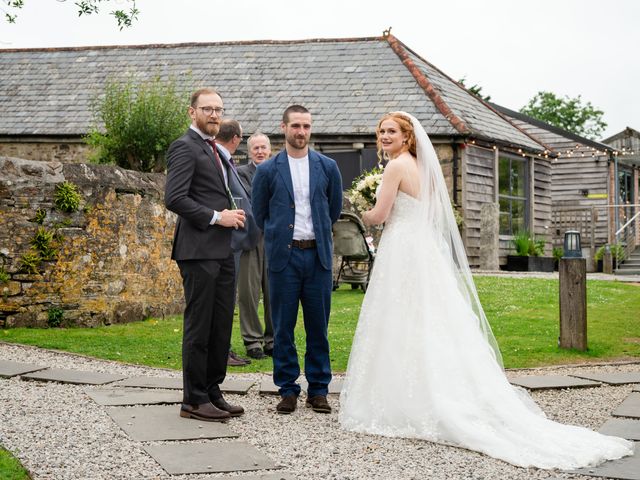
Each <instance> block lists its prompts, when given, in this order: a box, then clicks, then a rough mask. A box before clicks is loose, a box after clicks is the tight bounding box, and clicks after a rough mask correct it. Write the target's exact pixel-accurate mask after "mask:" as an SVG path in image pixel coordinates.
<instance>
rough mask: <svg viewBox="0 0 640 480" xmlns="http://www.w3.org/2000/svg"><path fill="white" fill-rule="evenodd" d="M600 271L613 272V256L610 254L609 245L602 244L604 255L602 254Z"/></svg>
mask: <svg viewBox="0 0 640 480" xmlns="http://www.w3.org/2000/svg"><path fill="white" fill-rule="evenodd" d="M602 273H608V274H609V275H611V274H612V273H613V256H612V255H611V248H610V247H609V245H608V244H607V245H605V246H604V255H602Z"/></svg>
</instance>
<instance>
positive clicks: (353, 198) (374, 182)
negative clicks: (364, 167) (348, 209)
mask: <svg viewBox="0 0 640 480" xmlns="http://www.w3.org/2000/svg"><path fill="white" fill-rule="evenodd" d="M381 181H382V168H380V167H376V168H374V169H373V170H371V171H369V172H364V173H363V174H362V175H360V176H359V177H358V178H356V179H355V180H354V181H353V183H352V184H351V188H350V189H349V190H348V191H347V198H348V199H349V201H350V202H351V205H353V207H354V208H355V209H356V210H358V211H360V212H364V211H366V210H371V209H372V208H373V207H374V205H375V204H376V193H377V192H376V191H377V189H378V186H379V185H380V182H381Z"/></svg>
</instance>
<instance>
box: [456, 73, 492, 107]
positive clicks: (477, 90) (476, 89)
mask: <svg viewBox="0 0 640 480" xmlns="http://www.w3.org/2000/svg"><path fill="white" fill-rule="evenodd" d="M466 81H467V79H466V78H465V77H462V78H461V79H460V80H458V83H459V84H460V85H462V86H463V87H464V88H466V89H467V90H469V92H470V93H471V94H473V95H475V96H476V97H479V98H481V99H482V100H484V101H485V102H489V101H491V95H482V87H481V86H480V85H478V84H477V83H474V84H473V85H472V86H470V87H467V85H466V84H465V82H466Z"/></svg>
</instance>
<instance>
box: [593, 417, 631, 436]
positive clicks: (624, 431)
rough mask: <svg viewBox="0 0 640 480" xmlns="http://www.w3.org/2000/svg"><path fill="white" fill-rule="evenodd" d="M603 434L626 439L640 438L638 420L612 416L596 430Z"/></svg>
mask: <svg viewBox="0 0 640 480" xmlns="http://www.w3.org/2000/svg"><path fill="white" fill-rule="evenodd" d="M598 431H599V432H600V433H603V434H605V435H612V436H614V437H621V438H626V439H627V440H640V420H631V419H628V418H612V419H610V420H607V422H606V423H605V424H604V425H602V427H600V430H598Z"/></svg>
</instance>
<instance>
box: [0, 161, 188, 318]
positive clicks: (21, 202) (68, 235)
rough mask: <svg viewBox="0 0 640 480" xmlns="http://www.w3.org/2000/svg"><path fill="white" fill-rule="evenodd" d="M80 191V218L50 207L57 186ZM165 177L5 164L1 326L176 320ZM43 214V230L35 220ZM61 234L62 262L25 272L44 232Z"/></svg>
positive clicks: (0, 199)
mask: <svg viewBox="0 0 640 480" xmlns="http://www.w3.org/2000/svg"><path fill="white" fill-rule="evenodd" d="M63 181H67V182H72V183H73V184H75V185H77V186H78V188H79V191H80V193H81V196H82V200H81V204H80V209H79V210H78V211H77V212H75V213H63V212H60V211H59V210H58V209H56V208H55V207H54V202H53V200H54V192H55V187H56V185H58V184H59V183H61V182H63ZM164 182H165V176H164V175H163V174H147V173H139V172H133V171H128V170H123V169H121V168H117V167H111V166H102V165H92V164H81V163H59V162H43V161H32V160H23V159H17V158H10V157H0V269H2V270H3V271H4V272H6V273H8V274H9V280H8V281H6V282H4V283H0V294H1V295H2V296H1V297H0V327H14V326H38V327H42V326H46V325H48V324H49V323H48V320H49V318H50V315H51V312H52V310H53V311H54V312H55V311H56V310H58V311H59V310H62V313H63V321H62V324H63V325H64V326H71V325H77V326H97V325H103V324H110V323H120V322H128V321H134V320H141V319H144V318H146V317H150V316H154V317H155V316H163V315H167V314H174V313H180V312H181V311H182V309H183V296H182V285H181V280H180V274H179V271H178V269H177V266H176V265H175V263H174V262H172V261H171V260H170V253H171V240H172V236H173V228H174V224H175V218H174V215H173V214H172V213H170V212H168V211H167V210H166V209H165V208H164V204H163V191H164ZM39 210H40V216H42V214H43V213H45V214H46V216H45V217H44V220H43V221H42V223H41V224H38V222H37V221H36V217H37V213H38V211H39ZM41 226H42V227H44V228H46V229H47V230H48V231H49V232H55V233H57V234H59V236H60V238H59V239H58V240H57V241H55V242H54V244H53V246H54V248H56V249H57V256H56V257H55V258H54V259H53V260H50V261H43V262H41V263H40V265H39V270H38V273H35V274H34V273H23V272H21V271H20V259H21V257H22V255H23V254H24V253H25V252H28V251H29V249H30V248H31V245H30V243H31V241H32V239H33V238H34V234H35V233H36V232H37V230H38V228H39V227H41Z"/></svg>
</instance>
